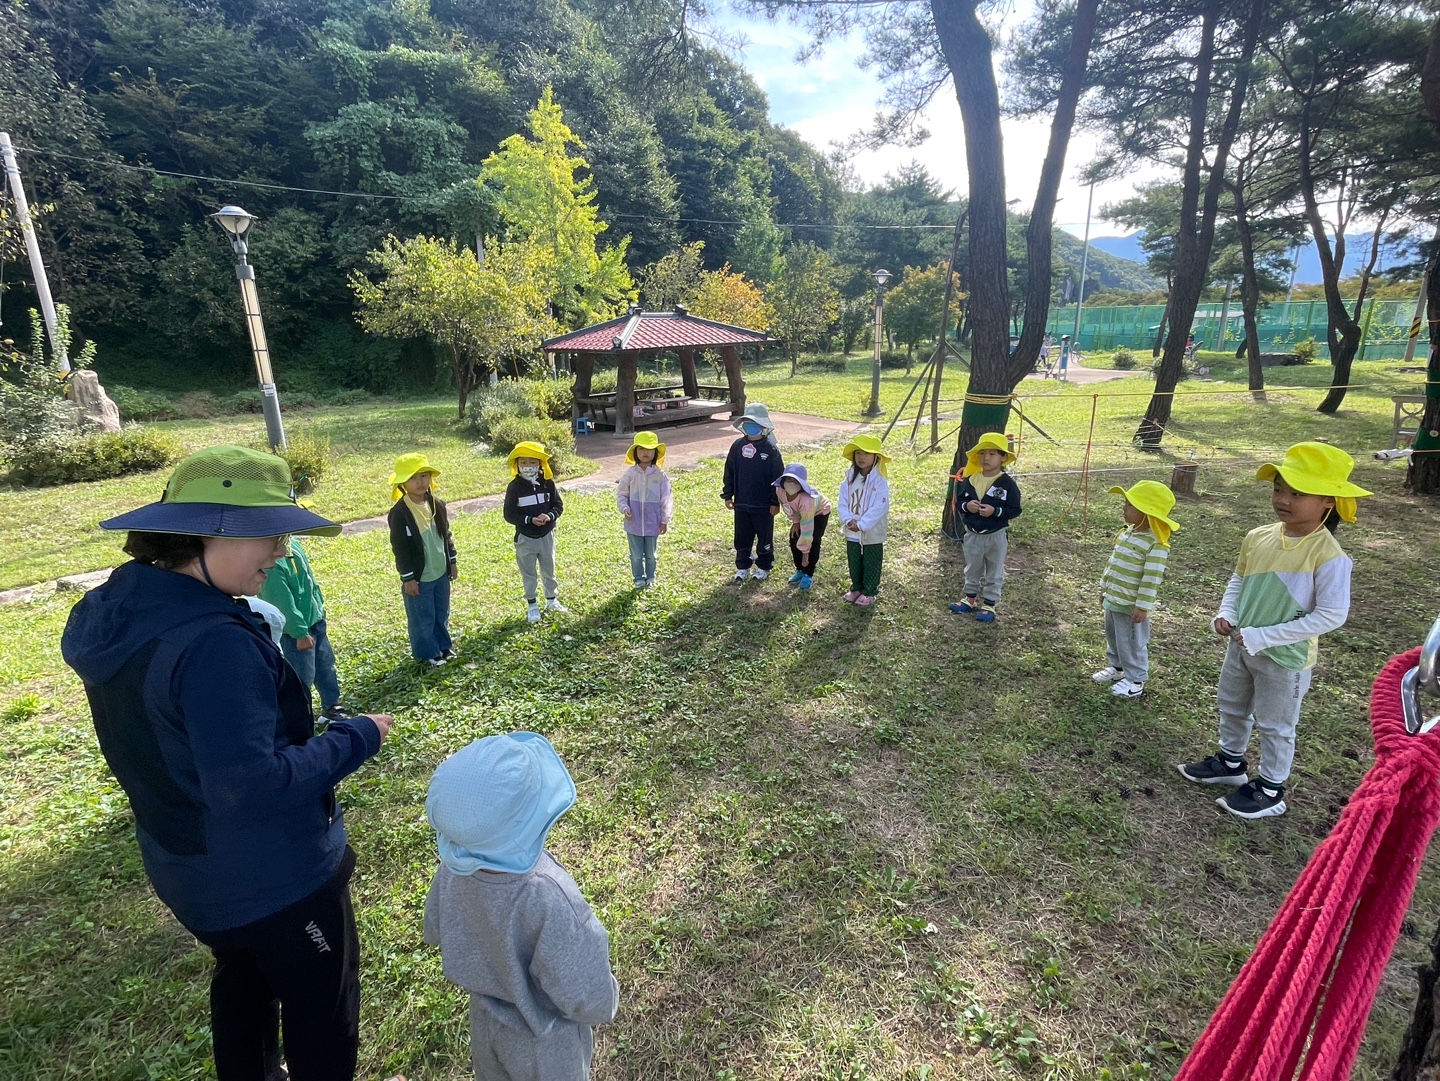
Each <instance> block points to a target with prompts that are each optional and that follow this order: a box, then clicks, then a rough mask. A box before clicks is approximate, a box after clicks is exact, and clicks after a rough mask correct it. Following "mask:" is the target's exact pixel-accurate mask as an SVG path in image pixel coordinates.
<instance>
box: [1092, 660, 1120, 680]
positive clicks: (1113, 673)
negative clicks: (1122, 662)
mask: <svg viewBox="0 0 1440 1081" xmlns="http://www.w3.org/2000/svg"><path fill="white" fill-rule="evenodd" d="M1090 678H1091V679H1093V680H1094V681H1095V682H1096V683H1114V682H1115V681H1116V680H1117V679H1124V678H1125V669H1123V668H1116V667H1115V666H1114V665H1113V664H1107V665H1106V666H1105V667H1104V668H1102V669H1100V671H1098V672H1096V673H1095V674H1094V675H1093V676H1091V677H1090Z"/></svg>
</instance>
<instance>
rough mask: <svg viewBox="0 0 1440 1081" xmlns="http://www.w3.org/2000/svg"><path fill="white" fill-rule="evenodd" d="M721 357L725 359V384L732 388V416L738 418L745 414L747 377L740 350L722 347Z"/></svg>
mask: <svg viewBox="0 0 1440 1081" xmlns="http://www.w3.org/2000/svg"><path fill="white" fill-rule="evenodd" d="M720 355H721V356H722V357H724V358H725V382H726V383H727V384H728V385H729V387H730V415H731V416H732V417H738V416H741V415H743V414H744V412H745V376H744V374H743V373H742V371H741V362H740V350H739V349H737V348H735V346H733V345H722V346H721V347H720Z"/></svg>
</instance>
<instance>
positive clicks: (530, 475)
mask: <svg viewBox="0 0 1440 1081" xmlns="http://www.w3.org/2000/svg"><path fill="white" fill-rule="evenodd" d="M520 475H521V476H522V477H524V478H525V479H526V480H528V481H529V482H530V483H531V484H534V483H535V482H536V481H538V480H539V479H540V467H539V466H538V465H522V466H521V467H520Z"/></svg>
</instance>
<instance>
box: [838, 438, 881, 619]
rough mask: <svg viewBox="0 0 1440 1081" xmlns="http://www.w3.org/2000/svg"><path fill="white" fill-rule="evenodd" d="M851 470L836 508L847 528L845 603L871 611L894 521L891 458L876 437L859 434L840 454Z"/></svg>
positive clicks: (842, 481) (842, 487)
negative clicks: (847, 576) (891, 500)
mask: <svg viewBox="0 0 1440 1081" xmlns="http://www.w3.org/2000/svg"><path fill="white" fill-rule="evenodd" d="M840 453H841V455H843V456H844V458H845V460H846V461H847V462H849V463H850V468H849V469H848V470H846V471H845V475H844V479H842V480H841V481H840V494H839V496H838V497H837V498H836V500H835V502H836V505H837V506H838V507H839V509H840V521H841V522H842V523H843V525H844V527H845V555H846V561H847V563H848V564H849V568H850V590H849V592H847V593H846V594H845V600H846V601H847V602H848V603H850V604H854V605H858V606H859V607H861V608H869V607H870V606H871V605H872V604H874V603H875V599H876V597H877V596H878V595H879V593H880V570H881V568H882V567H883V565H884V562H885V534H886V527H887V526H888V525H889V522H890V481H889V478H888V476H887V474H888V472H889V470H888V469H887V468H886V467H887V466H888V465H889V464H890V456H889V455H888V454H886V453H885V452H884V450H882V449H881V447H880V440H878V439H877V438H875V437H874V436H873V435H857V436H856V437H855V438H853V439H852V440H850V442H848V443H846V444H845V446H844V447H843V448H842V449H841V451H840Z"/></svg>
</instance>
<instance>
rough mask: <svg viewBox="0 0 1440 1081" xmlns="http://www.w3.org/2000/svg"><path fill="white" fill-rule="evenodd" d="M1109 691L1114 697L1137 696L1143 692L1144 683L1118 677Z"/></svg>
mask: <svg viewBox="0 0 1440 1081" xmlns="http://www.w3.org/2000/svg"><path fill="white" fill-rule="evenodd" d="M1110 693H1111V694H1113V695H1114V696H1115V697H1116V698H1139V697H1140V696H1141V695H1142V694H1144V693H1145V684H1143V683H1133V682H1131V681H1130V680H1128V679H1124V678H1121V679H1118V680H1116V681H1115V686H1113V687H1111V688H1110Z"/></svg>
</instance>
